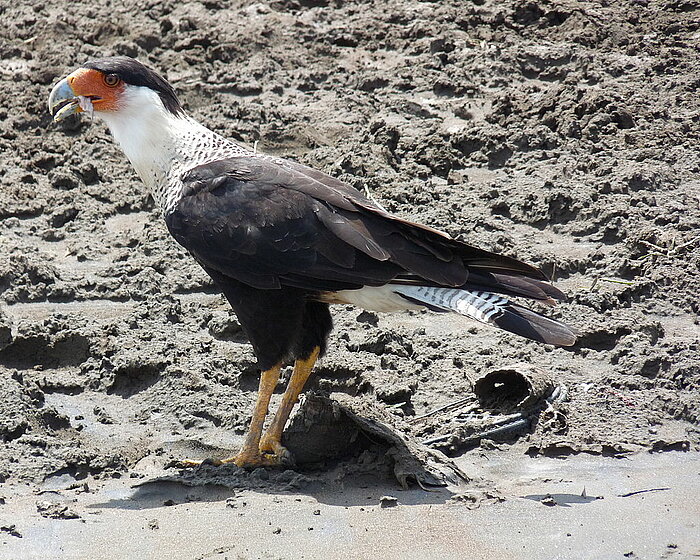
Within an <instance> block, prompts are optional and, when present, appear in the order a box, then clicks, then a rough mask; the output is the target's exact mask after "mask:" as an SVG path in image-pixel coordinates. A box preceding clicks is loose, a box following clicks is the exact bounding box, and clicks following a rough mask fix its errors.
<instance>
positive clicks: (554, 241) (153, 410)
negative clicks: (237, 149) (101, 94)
mask: <svg viewBox="0 0 700 560" xmlns="http://www.w3.org/2000/svg"><path fill="white" fill-rule="evenodd" d="M0 21H1V22H2V28H1V29H0V54H1V55H2V56H1V61H0V82H1V83H0V86H1V87H0V387H1V391H2V397H1V398H0V440H2V444H1V447H0V481H2V486H0V495H3V493H4V500H3V501H4V502H5V503H3V504H2V505H0V518H1V520H2V524H3V528H2V531H3V533H2V537H3V538H2V539H0V541H4V542H5V543H7V542H10V541H13V539H15V540H17V539H20V538H22V530H23V529H22V525H23V523H25V524H31V520H29V518H25V517H21V516H19V517H17V519H16V520H14V516H15V515H19V514H18V513H17V512H18V511H20V510H19V509H13V500H18V501H17V502H16V503H17V504H19V503H20V502H21V499H24V498H26V496H34V495H35V494H37V493H38V492H40V491H41V490H47V488H48V490H50V491H51V492H54V493H58V495H61V496H63V498H65V496H66V495H67V496H69V497H70V495H71V492H73V493H75V492H82V491H85V490H87V491H88V492H97V491H99V489H100V488H103V487H105V485H107V484H108V483H109V484H114V480H122V481H123V483H124V484H125V485H128V484H130V483H131V482H133V481H134V479H137V480H140V481H143V480H147V479H148V477H155V476H170V477H175V480H176V481H177V480H178V479H177V477H178V476H186V475H183V474H178V473H179V472H180V471H178V470H177V469H173V468H166V467H167V466H168V465H169V463H170V462H171V460H172V459H173V458H182V457H183V456H185V457H186V456H191V455H207V454H217V453H220V454H221V453H223V454H226V451H227V450H228V451H230V450H232V449H235V448H236V447H237V445H239V444H240V442H241V436H242V434H243V433H244V431H245V428H246V426H247V423H248V420H249V412H250V409H251V406H252V403H253V402H254V398H255V390H256V388H257V377H256V376H257V371H256V367H255V361H254V357H253V354H252V351H251V348H250V346H249V345H248V344H247V343H246V341H245V339H244V337H243V336H242V333H241V332H240V328H239V326H238V324H237V322H236V320H235V317H234V316H233V315H232V314H231V313H229V311H228V308H227V306H226V304H225V302H224V300H223V298H222V297H221V296H220V295H218V294H217V293H216V291H215V289H214V288H213V286H212V285H211V283H210V281H209V280H208V278H207V277H206V276H205V275H204V273H203V272H202V271H201V270H200V269H199V268H198V267H197V266H196V265H195V264H194V263H193V261H192V260H191V259H190V258H189V257H188V256H187V255H186V254H185V253H184V251H183V250H182V249H181V248H180V247H179V246H178V245H176V243H175V242H174V241H173V240H172V239H171V238H170V237H169V235H168V233H167V231H166V228H165V225H164V223H163V221H162V219H161V218H160V215H159V212H158V210H157V209H156V208H155V207H154V204H153V201H152V200H151V198H150V197H149V196H148V194H147V193H145V192H144V191H143V189H142V188H141V184H140V183H139V182H138V180H137V179H136V177H135V174H134V172H133V171H132V169H131V168H130V166H129V165H128V163H127V162H126V161H125V159H124V157H123V156H122V154H121V153H120V152H119V151H118V149H117V148H116V147H115V146H114V145H113V143H112V141H111V139H110V137H109V133H108V132H107V131H106V129H105V127H104V126H102V125H101V124H100V123H99V122H97V121H95V122H90V120H89V119H87V118H82V119H78V118H76V119H74V120H71V121H68V122H67V123H66V124H65V125H62V126H57V125H55V124H52V122H51V118H50V116H49V115H48V113H47V110H46V99H47V96H48V93H49V91H50V88H51V86H52V84H53V83H54V82H55V81H56V80H57V79H58V78H60V77H62V76H64V75H65V74H67V73H68V72H69V71H71V70H72V69H74V68H75V67H77V66H78V65H79V64H81V63H82V62H84V61H85V60H87V59H90V58H95V57H101V56H106V55H113V54H125V55H129V56H135V57H138V58H139V59H141V60H142V61H143V62H146V63H148V64H150V65H151V66H153V67H154V68H156V69H158V70H160V71H161V72H162V73H163V74H164V75H165V76H166V77H167V78H168V79H169V80H170V82H171V83H172V84H173V85H174V87H175V89H176V90H177V91H178V93H179V95H180V97H181V99H182V101H183V102H184V104H185V106H186V107H187V109H188V111H189V112H190V113H191V114H192V115H193V116H195V117H196V118H197V119H198V120H200V121H201V122H202V123H204V124H205V125H207V126H209V127H210V128H213V129H215V130H217V131H219V132H220V133H222V134H225V135H227V136H230V137H232V138H234V139H237V140H238V141H240V142H242V143H245V144H247V145H254V144H256V143H257V149H258V150H261V151H265V152H269V153H273V154H277V155H281V156H285V157H291V158H294V159H297V160H299V161H302V162H304V163H307V164H309V165H313V166H315V167H318V168H320V169H323V170H325V171H327V172H328V173H330V174H332V175H334V176H337V177H340V178H342V179H344V180H346V181H348V182H349V183H350V184H352V185H354V186H356V187H357V188H361V189H369V191H370V192H371V193H372V195H373V196H374V197H375V198H376V199H377V200H378V201H380V202H381V204H383V205H384V206H385V207H386V208H387V209H389V210H391V211H392V212H395V213H397V214H399V215H401V216H404V217H407V218H411V219H414V220H417V221H421V222H423V223H426V224H429V225H432V226H435V227H438V228H440V229H443V230H445V231H447V232H448V233H450V234H452V235H454V236H456V237H459V238H460V239H464V240H466V241H468V242H469V243H472V244H476V245H479V246H481V247H484V248H486V249H489V250H494V251H499V252H503V253H506V254H508V255H513V256H517V257H519V258H521V259H523V260H527V261H529V262H531V263H533V264H535V265H537V266H540V267H541V268H542V269H543V270H545V271H546V272H547V273H549V274H551V275H552V276H553V278H554V280H555V282H556V284H557V286H558V287H560V288H561V289H562V290H564V291H565V292H567V294H568V295H569V296H570V299H569V301H568V302H567V303H564V304H562V305H560V306H559V307H558V308H556V309H555V310H553V311H551V315H552V316H554V317H556V318H559V319H561V320H564V321H566V322H568V323H569V324H571V325H573V326H575V327H576V328H577V329H578V330H579V331H580V333H581V338H580V340H579V342H578V344H577V345H576V346H574V347H573V348H571V349H561V348H552V347H547V346H542V345H538V344H536V343H534V342H529V341H526V340H523V339H520V338H516V337H515V336H511V335H509V334H508V333H502V332H497V331H495V330H493V329H489V328H487V327H482V326H481V325H477V324H472V323H467V322H465V321H464V320H463V319H461V318H458V317H446V316H437V315H432V314H429V313H407V314H403V315H376V314H373V313H367V312H362V311H361V310H358V309H352V308H343V307H339V308H336V309H335V324H336V329H335V332H334V334H333V335H332V338H331V344H330V348H331V351H330V352H329V355H328V356H327V357H326V358H325V359H324V360H323V362H322V364H321V365H320V367H319V369H318V374H319V375H318V377H317V379H316V380H315V381H314V382H313V383H312V384H311V385H312V386H311V387H310V389H312V390H313V391H315V392H316V393H317V394H319V395H325V396H329V395H330V396H331V398H334V395H336V396H337V399H336V400H340V401H343V399H345V401H349V402H355V403H360V404H356V405H355V406H356V407H357V410H356V412H357V411H359V413H360V414H361V415H362V411H365V412H366V414H367V415H369V416H371V417H374V418H375V419H383V420H384V421H385V422H386V423H387V424H389V425H392V426H393V427H394V429H395V430H397V432H398V433H399V434H402V435H403V437H404V438H405V440H406V441H408V442H410V443H411V444H415V446H421V445H422V443H424V442H426V441H428V442H429V441H434V443H432V444H430V445H431V447H432V448H433V449H436V450H438V451H439V452H441V453H444V454H445V455H447V456H449V457H452V458H455V459H456V460H457V461H458V462H459V463H460V464H470V463H472V462H476V461H477V459H483V458H484V457H486V458H489V457H492V458H494V460H496V459H497V458H501V459H502V458H503V457H508V458H509V460H514V459H518V458H519V459H522V460H523V461H525V460H528V461H529V460H530V459H528V458H527V456H529V457H533V458H535V457H541V456H548V457H559V458H567V457H571V456H573V455H576V454H590V455H597V456H601V455H602V456H609V457H626V458H628V457H630V456H633V455H634V454H640V453H643V454H645V453H650V452H653V453H659V452H690V453H693V452H694V451H697V450H698V449H700V430H699V429H698V418H699V416H700V358H699V354H698V351H699V349H700V342H699V340H698V339H699V335H698V333H699V330H700V327H699V324H698V312H699V311H700V305H699V303H698V302H699V301H700V299H699V298H698V294H699V293H700V274H699V273H700V175H699V172H700V153H699V152H698V141H699V140H700V97H699V96H698V88H699V87H700V56H698V55H699V50H700V5H699V4H698V3H697V2H694V1H690V0H688V1H683V0H648V1H647V0H636V1H632V0H630V1H617V2H576V1H563V2H524V1H508V0H506V1H498V2H496V1H483V0H479V1H475V2H468V1H466V0H451V1H449V0H442V1H438V2H427V1H425V2H419V1H414V0H386V1H375V2H371V3H369V2H348V1H343V0H278V1H272V2H258V3H254V2H243V1H236V2H230V3H229V2H224V1H221V0H204V1H202V2H188V3H179V2H169V1H168V2H155V1H150V0H146V1H137V0H120V1H119V2H112V1H110V0H105V2H101V3H100V4H99V5H95V4H90V3H87V2H83V3H74V2H54V3H51V4H50V5H44V3H43V2H38V1H37V2H21V3H19V2H14V3H12V2H9V1H8V0H4V1H3V2H1V3H0ZM514 362H525V363H529V364H531V365H532V366H536V367H537V368H540V369H541V370H543V371H545V372H547V373H548V374H549V375H550V376H552V377H553V378H554V380H555V384H556V385H559V386H564V387H565V388H566V392H565V395H564V396H563V397H561V398H559V399H558V400H557V401H556V402H555V403H554V404H550V405H549V406H544V405H543V407H542V408H541V409H539V410H538V411H536V412H537V413H536V414H535V415H534V416H531V417H530V418H529V422H528V423H527V424H526V426H525V427H524V428H523V426H521V427H520V429H519V431H518V430H516V431H509V432H507V433H506V434H503V433H501V434H500V435H499V436H498V437H497V438H496V441H492V440H481V442H480V441H479V438H476V439H475V438H474V430H470V429H469V423H470V422H471V421H472V420H473V418H474V415H473V414H472V412H473V411H474V409H473V408H472V409H470V408H469V406H472V407H473V404H474V403H473V402H472V401H469V402H468V403H467V404H464V403H463V405H462V407H461V408H460V406H457V407H453V408H451V409H447V410H446V411H443V412H441V413H438V414H434V415H431V416H428V417H426V418H418V417H420V416H422V415H424V414H425V413H427V412H430V411H432V410H435V409H436V408H439V407H441V406H443V405H446V404H449V403H453V402H455V401H458V400H459V399H461V398H464V397H465V396H469V395H471V394H472V385H473V382H474V380H475V379H477V378H478V377H479V376H480V375H482V374H483V373H485V372H487V371H489V370H492V369H494V368H497V367H500V366H503V365H507V364H511V363H514ZM287 373H288V372H287ZM348 396H351V397H354V399H349V398H348ZM276 398H279V397H276ZM345 401H344V402H345ZM465 406H467V409H465V408H464V407H465ZM367 411H369V412H367ZM477 432H478V430H477ZM370 439H371V438H370ZM302 447H303V446H302ZM341 447H342V446H341ZM416 448H417V447H416ZM421 449H422V451H421V452H423V451H424V448H422V447H421ZM385 451H386V449H384V450H383V448H382V445H381V442H380V443H379V444H377V442H376V441H370V442H365V444H364V445H363V446H359V447H358V446H354V447H352V453H350V454H349V456H346V457H343V456H342V455H343V453H342V452H341V450H338V452H337V455H338V457H336V458H332V457H331V458H328V457H326V458H325V460H324V461H321V462H320V463H321V464H319V461H316V464H315V465H313V467H314V468H311V466H308V465H307V466H306V467H301V468H299V469H297V471H285V472H281V473H274V472H273V473H266V472H259V471H256V472H255V473H252V474H247V473H240V472H231V473H229V474H230V475H231V478H230V479H229V480H228V481H227V482H226V481H224V482H225V483H226V484H227V487H229V488H236V489H238V490H241V491H251V489H257V491H262V492H265V493H269V494H276V493H286V492H301V493H302V495H303V493H304V488H306V487H311V486H313V487H314V488H316V487H318V486H320V487H323V488H326V490H328V489H329V488H334V487H335V486H334V485H337V484H341V485H349V486H351V487H355V488H358V487H359V488H362V487H363V485H364V484H367V482H366V480H367V478H368V477H369V478H371V479H372V480H373V482H372V484H375V485H379V487H384V488H388V489H391V488H393V487H395V486H396V483H395V481H394V480H393V475H392V472H391V469H392V467H394V466H395V465H394V463H393V461H392V459H391V458H390V457H389V458H387V456H386V454H385ZM419 455H420V454H419ZM421 457H423V458H424V456H421ZM421 457H419V459H420V458H421ZM679 457H680V455H679ZM499 460H500V459H499ZM443 461H445V460H444V459H443ZM516 463H517V461H516ZM445 464H446V463H445ZM562 465H563V468H566V461H565V462H564V463H562ZM443 467H444V464H443ZM696 474H697V473H696ZM470 476H471V477H472V478H473V480H474V481H476V480H477V479H478V483H476V482H474V483H473V487H472V490H473V488H476V487H478V489H479V490H478V492H473V493H472V494H470V496H471V498H470V500H471V501H470V503H473V502H474V501H477V502H478V503H482V502H483V507H486V506H487V505H489V504H491V503H492V502H495V501H499V500H500V499H501V498H502V496H501V495H500V494H499V491H498V488H499V487H500V486H499V485H500V483H499V480H498V477H497V476H496V475H493V476H494V478H493V480H491V479H489V477H486V478H483V477H482V476H481V474H480V473H479V471H478V469H477V470H476V471H471V472H470ZM453 482H454V481H453ZM226 484H225V485H226ZM461 484H462V486H464V481H462V483H461ZM468 486H469V485H468V484H467V487H468ZM3 487H4V489H3ZM489 488H492V490H493V491H490V490H489ZM695 488H696V489H697V486H695ZM462 490H463V488H462ZM52 495H53V494H52ZM458 495H462V494H459V493H455V492H453V493H451V494H450V493H447V494H444V495H443V494H441V496H443V499H437V500H433V498H432V497H431V499H430V500H429V501H430V503H432V502H433V501H434V502H435V503H440V504H444V503H445V502H446V501H449V502H450V503H452V504H454V503H456V504H457V505H456V506H454V507H459V505H460V504H463V503H464V500H462V501H460V500H459V499H455V498H454V496H458ZM495 495H498V496H499V497H498V498H495V497H493V496H495ZM23 497H24V498H23ZM54 498H55V496H54ZM210 499H211V500H214V498H211V497H210ZM506 499H507V496H506ZM36 500H38V503H39V502H41V501H42V500H43V498H41V497H37V498H36ZM50 501H51V500H50V499H49V502H50ZM166 501H167V498H166ZM468 501H469V500H468ZM49 505H52V506H56V504H55V503H54V504H49ZM353 505H356V506H357V505H358V504H353ZM47 507H48V506H47ZM358 507H359V506H358ZM291 511H292V513H291V514H290V515H293V508H292V510H291ZM64 513H65V512H64ZM33 515H34V516H36V517H39V516H43V518H47V517H50V516H51V515H50V513H48V514H47V510H46V509H44V510H41V507H40V506H39V505H37V511H34V513H33ZM76 515H77V516H78V518H80V515H81V514H80V512H77V513H76ZM59 517H60V515H59ZM65 523H70V521H65ZM12 525H14V526H16V528H15V529H14V532H16V533H18V534H19V535H20V536H19V537H18V536H16V535H13V530H11V529H8V527H11V526H12ZM151 529H152V527H151ZM25 540H27V539H25ZM365 544H366V543H365ZM666 544H667V543H664V546H666ZM671 544H673V543H671ZM368 550H371V546H370V548H369V549H368ZM669 550H670V552H669V551H667V552H669V554H675V553H678V554H684V553H686V552H688V551H679V550H677V549H669ZM239 552H240V551H239ZM688 553H689V552H688ZM2 554H3V552H2V548H0V555H2ZM76 554H78V556H70V555H68V556H66V557H71V558H72V557H81V556H80V553H76ZM222 554H223V553H222ZM251 555H252V556H251V557H255V554H254V553H251ZM239 556H240V557H246V556H245V554H243V553H240V554H239ZM14 557H16V556H14ZM115 557H117V556H115ZM132 557H133V556H132ZM154 557H155V556H154ZM217 557H218V556H217ZM222 557H223V556H222ZM232 557H233V556H232ZM310 557H314V556H313V554H311V556H310ZM443 557H445V556H444V555H443ZM564 557H565V556H564ZM579 557H580V556H579ZM641 557H644V556H641ZM650 557H651V556H650Z"/></svg>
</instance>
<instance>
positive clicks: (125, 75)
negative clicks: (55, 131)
mask: <svg viewBox="0 0 700 560" xmlns="http://www.w3.org/2000/svg"><path fill="white" fill-rule="evenodd" d="M154 101H155V102H156V104H157V105H160V106H162V108H163V109H164V110H165V111H167V112H169V113H172V114H173V115H176V116H177V115H179V114H181V113H182V112H183V110H182V105H180V102H179V101H178V99H177V96H176V95H175V92H174V91H173V88H172V86H171V85H170V84H169V83H168V82H167V81H165V80H164V79H163V78H162V77H161V76H160V75H158V74H157V73H156V72H154V71H153V70H151V69H150V68H148V67H146V66H144V65H143V64H141V63H140V62H139V61H137V60H134V59H133V58H129V57H126V56H115V57H109V58H101V59H99V60H91V61H88V62H86V63H85V64H83V65H82V66H81V67H80V68H78V69H77V70H75V71H74V72H72V73H71V74H69V75H68V76H67V77H65V78H63V79H62V80H61V81H60V82H58V83H57V84H56V85H55V86H54V88H53V90H52V91H51V94H50V95H49V112H50V113H51V114H52V115H53V118H54V121H60V120H62V119H64V118H66V117H67V116H68V115H72V114H74V113H82V112H88V113H90V114H93V113H94V114H95V115H97V116H99V117H102V118H103V119H104V120H109V119H110V117H114V116H119V115H122V116H124V115H127V114H129V113H132V114H135V115H137V114H139V109H140V108H142V107H143V106H145V105H150V106H153V104H154ZM158 102H160V103H158Z"/></svg>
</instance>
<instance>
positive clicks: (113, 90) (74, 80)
mask: <svg viewBox="0 0 700 560" xmlns="http://www.w3.org/2000/svg"><path fill="white" fill-rule="evenodd" d="M115 77H116V76H115V75H114V74H107V75H105V74H103V73H102V72H99V71H98V70H92V69H88V68H79V69H78V70H76V71H75V72H73V73H72V74H70V75H69V76H68V77H67V78H66V80H67V81H68V84H69V85H70V87H71V89H72V90H73V91H74V92H75V95H76V96H77V95H82V96H85V97H89V98H90V99H91V100H92V105H93V107H94V108H95V110H96V111H117V110H118V109H119V104H118V100H119V97H120V96H121V94H122V93H123V92H124V82H122V81H121V80H117V81H116V83H114V85H109V82H110V80H113V79H114V78H115ZM81 112H83V110H82V109H81V108H79V107H78V109H77V110H76V113H81Z"/></svg>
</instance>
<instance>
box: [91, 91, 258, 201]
mask: <svg viewBox="0 0 700 560" xmlns="http://www.w3.org/2000/svg"><path fill="white" fill-rule="evenodd" d="M95 114H96V115H99V117H100V118H101V119H102V120H103V121H104V122H105V123H106V124H107V126H108V127H109V130H110V132H111V133H112V136H114V139H115V140H116V141H117V142H118V143H119V145H120V146H121V149H122V150H123V151H124V154H125V155H126V157H127V158H128V159H129V161H130V162H131V164H132V165H133V166H134V169H135V170H136V173H137V174H138V176H139V177H140V178H141V181H143V183H144V184H145V185H146V187H147V188H148V190H149V191H150V192H151V194H152V195H153V198H154V199H155V200H156V203H157V204H158V205H159V206H160V207H161V209H162V210H163V212H164V213H168V212H169V211H170V210H171V209H172V207H173V206H174V205H175V204H176V203H177V200H178V198H179V196H180V191H181V187H182V183H181V181H180V177H181V176H182V174H183V173H184V172H186V171H187V170H189V169H191V168H193V167H196V166H197V165H201V164H203V163H208V162H210V161H214V160H217V159H220V158H222V157H232V156H235V155H241V154H244V153H247V152H248V151H247V150H246V149H245V148H243V147H241V146H239V145H237V144H235V143H233V142H232V141H230V140H227V139H226V138H224V137H222V136H220V135H218V134H216V133H215V132H213V131H211V130H209V129H208V128H206V127H204V126H202V125H201V124H199V123H198V122H197V121H195V120H194V119H192V118H191V117H189V116H187V115H185V114H184V113H181V114H180V115H174V114H173V113H171V112H170V111H168V110H167V109H166V108H165V106H164V105H163V102H162V101H161V99H160V96H159V95H158V94H157V93H156V92H155V91H153V90H151V89H149V88H145V87H137V86H127V88H126V90H125V91H124V93H123V95H122V99H121V103H120V108H119V110H118V111H115V112H107V111H105V112H102V111H96V112H95Z"/></svg>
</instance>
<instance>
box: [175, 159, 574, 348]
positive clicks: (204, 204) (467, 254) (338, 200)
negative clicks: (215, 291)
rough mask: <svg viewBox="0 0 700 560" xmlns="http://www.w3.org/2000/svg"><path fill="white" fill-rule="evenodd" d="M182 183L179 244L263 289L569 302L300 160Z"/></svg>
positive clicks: (197, 173)
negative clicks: (430, 291) (398, 287)
mask: <svg viewBox="0 0 700 560" xmlns="http://www.w3.org/2000/svg"><path fill="white" fill-rule="evenodd" d="M182 181H183V190H182V197H181V199H180V200H179V202H178V204H177V206H176V207H175V209H174V210H173V211H172V212H171V213H170V214H169V215H167V216H166V221H167V223H168V228H169V229H170V231H171V233H172V234H173V236H174V237H175V238H176V239H177V240H178V242H180V243H181V244H182V245H184V246H185V247H186V248H187V249H188V250H189V251H190V252H191V253H192V254H193V255H194V256H195V258H197V259H198V260H199V261H200V262H201V263H203V264H205V265H206V266H207V267H209V268H212V269H214V270H217V271H218V272H220V273H222V274H224V275H227V276H230V277H233V278H236V279H238V280H240V281H241V282H244V283H248V284H250V285H252V286H255V287H258V288H279V287H280V286H294V287H299V288H303V289H307V290H310V291H321V292H323V291H337V290H344V289H358V288H361V287H362V286H365V285H367V286H381V285H384V284H386V283H388V282H392V283H393V284H402V285H404V286H406V287H411V286H413V287H418V286H420V285H422V286H423V287H425V286H426V284H427V285H428V286H432V287H433V288H439V287H449V288H460V289H461V290H462V291H463V293H470V292H489V293H491V295H492V296H493V297H500V296H496V295H494V294H495V293H500V294H504V295H509V296H517V297H525V298H530V299H535V300H539V301H542V302H545V303H553V302H554V300H561V299H564V294H563V293H562V292H560V291H559V290H558V289H556V288H555V287H553V286H552V285H551V284H550V283H549V282H548V280H547V277H546V276H545V275H544V274H543V273H542V272H541V271H539V270H538V269H536V268H534V267H532V266H530V265H527V264H525V263H522V262H520V261H518V260H516V259H513V258H510V257H505V256H503V255H498V254H495V253H491V252H488V251H484V250H482V249H477V248H475V247H471V246H470V245H467V244H466V243H463V242H461V241H457V240H454V239H452V238H450V237H449V236H448V235H447V234H445V233H443V232H440V231H438V230H435V229H433V228H430V227H427V226H422V225H420V224H413V223H411V222H408V221H407V220H403V219H401V218H398V217H396V216H392V215H390V214H388V213H387V212H386V211H384V210H383V209H381V208H378V207H376V205H374V204H373V203H372V202H371V201H370V200H369V199H367V198H366V197H365V196H363V195H362V193H360V192H359V191H357V190H355V189H353V188H352V187H350V186H349V185H346V184H345V183H343V182H341V181H339V180H337V179H334V178H332V177H330V176H328V175H326V174H325V173H322V172H320V171H317V170H314V169H310V168H308V167H305V166H303V165H301V164H298V163H295V162H290V161H285V160H280V159H277V158H268V157H264V156H240V157H234V158H228V159H222V160H218V161H214V162H211V163H208V164H205V165H201V166H198V167H196V168H194V169H192V170H190V171H189V172H187V173H186V174H185V175H184V176H183V177H182ZM464 290H467V292H464ZM406 297H408V296H406ZM504 301H507V300H504ZM492 303H493V302H492ZM501 310H502V313H500V314H499V317H500V318H499V321H500V323H497V324H498V326H500V327H502V328H505V329H507V330H513V332H518V333H519V334H523V332H524V331H526V330H527V329H531V330H532V329H534V331H533V332H535V334H532V333H530V335H528V334H523V336H529V337H530V338H533V337H536V336H540V339H542V340H557V341H558V342H555V343H557V344H565V343H566V342H562V341H566V340H569V339H570V336H571V335H570V333H571V331H570V330H567V329H568V328H567V327H565V326H560V324H559V323H557V322H556V321H552V320H550V319H547V318H541V316H540V315H538V314H536V313H534V312H532V311H529V310H527V309H525V308H522V307H519V306H517V305H515V304H511V303H510V302H508V305H506V306H505V307H502V309H501ZM522 321H524V323H522V324H521V323H520V322H522ZM527 325H529V326H527ZM558 329H559V330H558ZM537 333H539V334H537ZM567 333H569V334H567ZM567 337H569V338H567Z"/></svg>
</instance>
